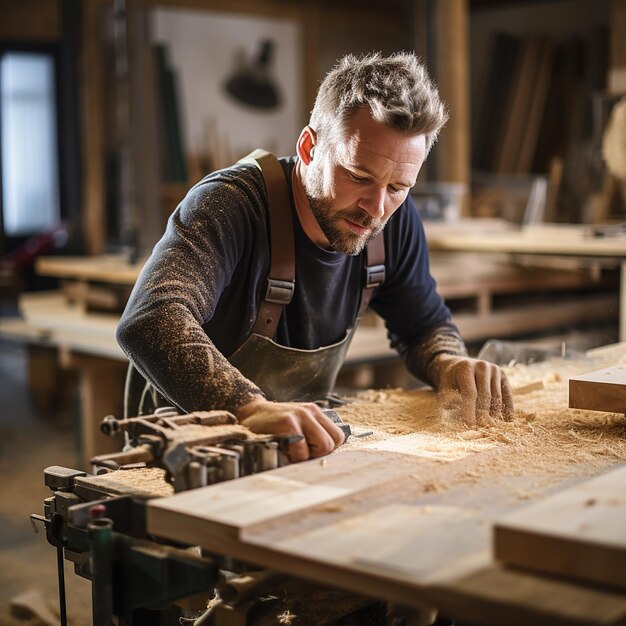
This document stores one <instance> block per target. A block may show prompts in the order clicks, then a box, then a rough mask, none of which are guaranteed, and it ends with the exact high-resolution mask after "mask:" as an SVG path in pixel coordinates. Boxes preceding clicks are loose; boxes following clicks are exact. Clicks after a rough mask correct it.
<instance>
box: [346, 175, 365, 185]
mask: <svg viewBox="0 0 626 626" xmlns="http://www.w3.org/2000/svg"><path fill="white" fill-rule="evenodd" d="M348 175H349V176H350V178H351V179H352V180H354V181H355V182H357V183H366V182H367V178H363V176H357V175H356V174H353V173H352V172H348Z"/></svg>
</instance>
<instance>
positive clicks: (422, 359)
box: [403, 323, 467, 389]
mask: <svg viewBox="0 0 626 626" xmlns="http://www.w3.org/2000/svg"><path fill="white" fill-rule="evenodd" d="M451 356H467V347H466V345H465V342H464V341H463V339H462V338H461V335H460V334H459V330H458V328H457V327H456V326H455V325H454V324H452V323H445V324H441V325H439V326H436V327H435V328H433V329H432V330H431V331H430V332H429V333H427V334H426V335H424V336H423V337H421V339H420V340H419V341H418V342H417V343H415V344H413V345H412V346H410V347H408V348H407V349H406V350H405V351H404V353H403V357H404V361H405V364H406V367H407V369H408V370H409V371H410V372H411V373H412V374H413V375H414V376H416V377H417V378H419V379H420V380H422V381H424V382H425V383H428V384H429V385H431V386H432V387H434V388H435V389H437V388H438V387H439V386H440V369H441V368H440V365H441V364H442V362H444V361H445V360H446V359H447V358H449V357H451Z"/></svg>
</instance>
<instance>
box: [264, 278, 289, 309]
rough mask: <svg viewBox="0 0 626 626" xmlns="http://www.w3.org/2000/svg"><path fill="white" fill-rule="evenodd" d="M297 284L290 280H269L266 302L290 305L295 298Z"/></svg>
mask: <svg viewBox="0 0 626 626" xmlns="http://www.w3.org/2000/svg"><path fill="white" fill-rule="evenodd" d="M294 290H295V283H293V282H291V281H288V280H276V279H275V278H268V279H267V291H266V292H265V300H266V301H267V302H273V303H275V304H289V303H290V302H291V299H292V298H293V292H294Z"/></svg>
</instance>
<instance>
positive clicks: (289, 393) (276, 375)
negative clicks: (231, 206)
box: [228, 150, 385, 402]
mask: <svg viewBox="0 0 626 626" xmlns="http://www.w3.org/2000/svg"><path fill="white" fill-rule="evenodd" d="M240 162H245V163H252V164H254V165H256V166H257V167H259V169H260V170H261V172H262V173H263V180H264V182H265V188H266V192H267V198H268V206H269V211H268V213H269V220H270V239H271V240H270V245H271V264H270V271H269V276H268V278H267V290H266V293H265V297H264V299H263V301H262V302H261V305H260V307H259V312H258V315H257V319H256V323H255V325H254V327H253V328H252V332H251V334H250V335H249V336H248V338H247V339H246V340H245V341H244V342H243V343H242V344H241V345H240V346H239V348H237V350H235V352H234V353H233V354H232V355H231V356H230V357H229V358H228V360H229V361H230V363H231V364H232V365H234V366H235V367H236V368H237V369H238V370H239V371H240V372H241V373H242V374H243V375H244V376H245V377H246V378H248V379H250V380H251V381H253V382H254V383H255V384H256V385H257V386H258V387H260V389H261V390H262V391H263V393H264V394H265V395H266V397H267V398H268V400H274V401H280V402H288V401H300V402H308V401H315V400H323V399H324V398H326V396H327V395H328V394H330V393H331V392H332V390H333V388H334V386H335V381H336V379H337V375H338V374H339V370H340V368H341V366H342V364H343V361H344V358H345V355H346V352H347V350H348V346H349V345H350V341H351V340H352V336H353V334H354V330H355V329H356V326H357V324H358V322H359V320H360V318H361V316H362V314H363V311H364V310H365V308H366V307H367V305H368V304H369V302H370V300H371V298H372V295H373V294H374V291H375V289H376V288H377V287H378V286H379V285H380V284H381V283H382V282H383V280H384V278H385V266H384V261H385V248H384V241H383V235H382V233H380V234H379V235H377V236H376V237H374V239H372V240H371V241H370V242H369V243H368V245H367V254H366V255H365V257H366V260H365V263H364V272H363V274H364V277H363V286H362V290H361V301H360V304H359V309H358V313H357V316H356V319H355V323H354V325H353V326H352V328H350V329H349V330H348V331H347V332H346V335H345V337H344V338H343V339H342V340H341V341H338V342H337V343H334V344H332V345H329V346H325V347H322V348H317V349H315V350H301V349H297V348H289V347H286V346H281V345H279V344H277V343H276V342H275V341H273V337H274V334H275V332H276V327H277V326H278V321H279V320H280V317H281V315H282V312H283V308H284V307H285V306H286V305H287V304H289V302H290V301H291V299H292V297H293V293H294V290H295V253H294V237H293V221H292V214H291V198H290V193H289V189H288V186H287V181H286V179H285V174H284V170H283V168H282V167H281V165H280V163H279V162H278V160H277V159H276V157H275V156H274V155H272V154H270V153H269V152H266V151H264V150H255V151H254V152H252V153H251V154H250V155H248V156H247V157H245V158H244V159H242V160H241V161H240Z"/></svg>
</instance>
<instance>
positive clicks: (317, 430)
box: [236, 397, 345, 463]
mask: <svg viewBox="0 0 626 626" xmlns="http://www.w3.org/2000/svg"><path fill="white" fill-rule="evenodd" d="M236 415H237V418H238V419H239V423H240V424H243V425H244V426H246V427H247V428H249V429H250V430H251V431H252V432H253V433H257V434H259V435H281V436H283V437H293V436H294V435H302V436H303V437H304V439H303V440H301V441H298V442H296V443H293V444H291V446H289V460H290V461H291V462H292V463H296V462H298V461H306V460H307V459H315V458H317V457H320V456H325V455H326V454H330V453H331V452H332V451H333V450H335V448H338V447H339V446H340V445H341V444H342V443H343V442H344V441H345V435H344V433H343V431H342V430H341V428H339V426H337V424H335V423H334V422H333V421H332V420H331V419H330V418H329V417H327V416H326V415H324V413H323V411H322V409H320V407H319V406H317V404H313V403H310V402H307V403H300V402H270V401H269V400H266V399H265V398H260V397H257V398H255V399H254V400H252V401H251V402H249V403H248V404H244V405H243V406H241V407H239V409H238V410H237V412H236Z"/></svg>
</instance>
